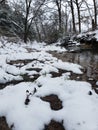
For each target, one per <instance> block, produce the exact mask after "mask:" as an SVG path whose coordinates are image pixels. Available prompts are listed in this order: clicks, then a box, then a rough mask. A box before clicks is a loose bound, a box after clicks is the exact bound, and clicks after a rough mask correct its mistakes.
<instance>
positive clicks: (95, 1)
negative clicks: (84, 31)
mask: <svg viewBox="0 0 98 130" xmlns="http://www.w3.org/2000/svg"><path fill="white" fill-rule="evenodd" d="M93 3H94V23H95V29H96V28H97V0H93Z"/></svg>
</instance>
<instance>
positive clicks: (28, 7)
mask: <svg viewBox="0 0 98 130" xmlns="http://www.w3.org/2000/svg"><path fill="white" fill-rule="evenodd" d="M31 2H32V0H29V2H28V0H25V3H26V17H25V24H24V42H25V43H27V39H28V32H29V30H28V17H29V12H30V6H31Z"/></svg>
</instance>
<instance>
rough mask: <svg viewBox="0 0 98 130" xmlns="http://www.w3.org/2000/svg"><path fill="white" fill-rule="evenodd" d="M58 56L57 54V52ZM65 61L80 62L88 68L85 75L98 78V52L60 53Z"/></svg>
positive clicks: (59, 56)
mask: <svg viewBox="0 0 98 130" xmlns="http://www.w3.org/2000/svg"><path fill="white" fill-rule="evenodd" d="M55 56H56V54H55ZM58 58H60V59H62V60H63V61H68V62H72V63H78V64H80V65H81V66H83V68H85V69H86V73H85V75H86V76H87V77H88V78H93V79H95V80H98V52H96V51H82V52H77V53H72V52H68V53H67V52H64V53H62V54H59V55H58Z"/></svg>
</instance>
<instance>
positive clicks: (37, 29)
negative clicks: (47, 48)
mask: <svg viewBox="0 0 98 130" xmlns="http://www.w3.org/2000/svg"><path fill="white" fill-rule="evenodd" d="M35 26H36V31H37V34H38V41H40V42H41V35H40V31H39V28H38V25H37V22H36V21H35Z"/></svg>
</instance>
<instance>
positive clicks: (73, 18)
mask: <svg viewBox="0 0 98 130" xmlns="http://www.w3.org/2000/svg"><path fill="white" fill-rule="evenodd" d="M69 2H70V3H69V5H70V8H71V13H72V23H73V32H76V27H75V15H74V6H73V0H70V1H69Z"/></svg>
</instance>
